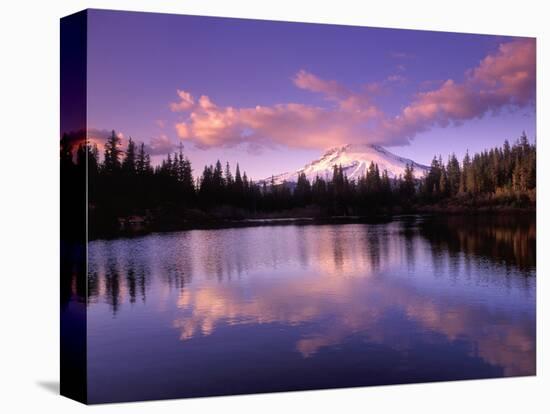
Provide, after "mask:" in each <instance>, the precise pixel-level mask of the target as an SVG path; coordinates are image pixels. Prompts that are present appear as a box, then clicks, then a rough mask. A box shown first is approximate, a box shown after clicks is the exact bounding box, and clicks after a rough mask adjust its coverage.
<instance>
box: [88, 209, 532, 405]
mask: <svg viewBox="0 0 550 414" xmlns="http://www.w3.org/2000/svg"><path fill="white" fill-rule="evenodd" d="M535 285H536V279H535V223H534V220H532V219H528V218H527V219H526V218H523V219H521V220H519V219H512V218H508V219H498V220H497V219H490V218H477V219H476V218H459V217H454V218H450V219H438V220H434V219H427V218H420V217H417V218H414V217H413V218H406V219H401V220H397V221H393V222H391V223H386V224H349V225H334V226H333V225H322V226H316V225H308V226H293V225H287V226H266V227H253V228H239V229H223V230H197V231H185V232H178V233H170V234H155V235H150V236H146V237H141V238H134V239H119V240H111V241H101V240H98V241H94V242H92V243H91V244H90V246H89V282H88V363H89V376H88V378H89V380H88V381H89V382H88V384H89V385H88V387H89V398H90V401H91V402H107V401H125V400H135V399H155V398H174V397H184V396H203V395H218V394H230V393H251V392H265V391H282V390H298V389H312V388H325V387H343V386H359V385H380V384H395V383H409V382H420V381H441V380H453V379H470V378H490V377H503V376H518V375H533V374H535V365H536V364H535V362H536V360H535V296H536V295H535Z"/></svg>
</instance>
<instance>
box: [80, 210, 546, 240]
mask: <svg viewBox="0 0 550 414" xmlns="http://www.w3.org/2000/svg"><path fill="white" fill-rule="evenodd" d="M487 214H492V215H498V216H507V215H513V216H516V215H521V216H526V215H527V216H531V215H532V216H533V217H536V208H535V207H527V208H517V207H502V206H500V207H476V208H472V207H441V206H420V207H415V208H411V209H408V210H400V211H392V212H377V213H373V214H369V215H347V216H346V215H339V216H292V215H276V216H273V215H272V216H259V217H249V218H220V217H212V216H209V217H208V219H207V220H202V221H201V220H188V219H183V220H179V222H178V223H176V224H174V225H166V224H154V223H141V224H140V225H138V226H132V225H127V227H126V228H123V229H120V228H119V229H118V230H117V231H111V232H109V231H106V232H98V233H97V234H93V233H92V234H91V236H90V237H89V239H88V242H90V241H94V240H113V239H118V238H133V237H141V236H146V235H150V234H154V233H171V232H179V231H191V230H222V229H232V228H247V227H264V226H288V225H295V226H305V225H335V224H341V225H345V224H383V223H389V222H391V221H394V220H396V219H399V218H403V217H411V216H440V217H444V216H476V215H482V216H483V215H487Z"/></svg>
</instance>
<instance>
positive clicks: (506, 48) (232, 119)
mask: <svg viewBox="0 0 550 414" xmlns="http://www.w3.org/2000/svg"><path fill="white" fill-rule="evenodd" d="M535 53H536V52H535V41H534V40H531V39H522V40H516V41H512V42H509V43H504V44H502V45H500V47H499V49H498V50H497V51H496V52H495V53H492V54H489V55H488V56H487V57H485V58H484V59H483V60H482V61H481V62H480V63H479V65H478V66H477V67H475V68H473V69H470V70H468V71H467V72H466V73H465V76H464V79H463V80H462V81H461V82H457V81H455V80H452V79H448V80H446V81H444V82H443V83H441V84H440V86H439V87H437V88H435V89H432V90H428V91H425V92H419V93H418V94H417V95H416V96H415V97H414V98H413V100H412V102H411V103H410V104H408V105H407V106H406V107H405V108H404V109H403V110H402V111H401V112H400V113H399V114H397V115H393V116H392V115H388V114H385V113H384V112H383V111H381V110H380V108H378V107H377V106H376V105H375V103H374V98H375V96H376V94H377V93H379V92H380V91H381V90H382V89H383V88H384V87H385V86H387V84H388V83H394V84H395V83H398V82H402V81H403V80H404V78H403V77H402V76H401V75H393V76H390V77H388V78H387V79H385V80H383V81H381V82H379V83H371V84H368V85H365V86H364V87H362V88H361V90H360V91H358V92H355V91H352V90H350V89H348V88H347V87H345V86H343V85H342V84H340V83H339V82H337V81H335V80H325V79H322V78H320V77H318V76H316V75H314V74H312V73H309V72H307V71H305V70H300V71H299V72H298V73H297V74H296V75H295V76H294V77H293V78H292V81H293V83H294V84H295V85H296V86H297V87H298V88H300V89H304V90H307V91H311V92H314V93H319V94H321V95H322V96H323V97H324V98H325V100H327V101H328V102H330V103H332V104H333V105H329V106H328V107H320V106H313V105H305V104H299V103H284V104H277V105H272V106H256V107H245V108H234V107H231V106H227V107H219V106H217V105H216V104H215V103H214V102H213V101H212V100H211V98H210V97H208V96H205V95H203V96H201V97H200V98H199V100H198V102H196V101H195V99H194V98H193V96H191V94H190V93H188V92H185V91H182V90H178V91H177V93H178V96H179V98H180V100H179V101H178V102H174V103H172V104H171V105H170V107H171V109H172V110H173V111H178V112H185V113H186V114H187V118H186V119H185V120H183V121H181V122H178V123H177V124H176V125H175V129H176V132H177V134H178V137H179V138H181V139H184V140H191V141H193V142H194V143H195V144H196V145H197V146H199V147H203V148H207V147H213V146H232V145H238V144H241V143H248V144H252V145H254V146H255V147H256V148H257V147H259V146H273V145H284V146H288V147H293V148H327V147H333V146H336V145H342V144H347V143H372V144H381V145H403V144H407V143H408V142H409V141H410V140H411V139H413V138H414V137H415V136H416V135H417V134H418V133H420V132H422V131H426V130H428V129H430V128H433V127H434V126H440V127H446V126H448V125H451V124H459V123H460V122H463V121H466V120H469V119H473V118H478V117H482V116H484V115H485V114H486V113H488V112H498V111H499V110H500V109H502V108H504V107H510V108H518V107H522V106H526V105H529V104H530V103H532V102H534V96H535V65H536V63H535V60H536V59H535Z"/></svg>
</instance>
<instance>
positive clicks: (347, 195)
mask: <svg viewBox="0 0 550 414" xmlns="http://www.w3.org/2000/svg"><path fill="white" fill-rule="evenodd" d="M86 161H87V173H88V203H89V210H90V211H89V213H90V215H91V217H93V218H94V220H96V222H97V224H98V225H100V224H104V225H111V226H112V225H114V221H115V220H117V218H120V217H125V216H129V215H144V214H152V215H153V216H156V217H162V216H164V217H167V218H171V219H174V218H176V217H183V216H185V215H186V214H187V215H188V214H190V212H191V211H194V212H196V213H198V212H202V213H205V214H206V213H208V214H214V215H218V216H227V217H238V216H248V215H252V214H268V213H273V212H280V211H285V210H292V209H304V208H310V209H314V210H315V211H316V213H315V214H322V215H327V216H330V215H368V214H370V213H375V212H379V211H391V210H395V209H398V210H399V209H401V210H407V209H411V208H413V207H414V206H418V205H433V204H437V205H453V204H462V205H464V204H469V205H474V206H475V205H508V206H516V207H523V206H531V205H533V204H534V202H535V189H536V148H535V145H534V144H530V143H529V141H528V139H527V136H526V135H525V133H523V134H522V135H521V137H520V138H519V139H518V140H516V142H514V143H513V144H512V145H510V143H509V142H508V141H505V142H504V145H502V146H501V147H495V148H492V149H490V150H486V151H483V152H480V153H476V154H473V155H470V154H469V153H466V155H465V157H464V158H463V160H462V162H459V161H458V159H457V157H456V156H455V155H454V154H451V155H450V156H449V157H448V160H447V162H444V161H443V159H442V157H441V156H439V157H434V158H433V161H432V163H431V166H430V169H429V172H428V173H426V174H425V175H424V176H423V177H422V178H420V179H415V175H414V166H413V165H407V166H406V169H405V172H404V174H403V176H399V177H397V178H393V177H392V178H390V177H389V175H388V172H387V171H385V170H384V171H380V170H379V167H378V165H377V164H375V163H371V164H370V166H369V168H368V170H367V172H366V174H365V175H364V176H362V177H360V178H359V179H358V180H351V179H348V177H347V176H346V174H345V170H344V168H343V167H342V166H334V169H333V171H332V174H331V177H328V178H325V177H319V176H317V177H316V178H315V179H314V180H312V181H310V180H309V179H308V178H307V177H306V175H305V174H304V173H300V174H299V176H298V180H297V182H296V183H286V182H285V183H282V184H281V183H276V182H275V180H274V178H273V177H272V178H271V180H265V181H260V182H254V181H252V180H250V179H249V177H248V176H247V174H246V172H245V171H243V172H241V169H240V166H239V164H237V165H236V168H235V169H234V170H233V169H232V168H231V166H230V165H229V163H225V165H222V163H221V162H220V161H219V160H218V161H217V162H216V163H215V164H213V165H207V166H205V167H204V169H203V170H202V173H201V174H200V175H199V176H198V177H197V178H194V174H193V167H192V164H191V162H190V161H189V159H188V158H187V157H186V156H185V154H184V152H183V148H182V147H180V149H179V151H176V152H174V153H171V154H168V155H167V156H166V157H165V158H164V159H163V160H162V162H161V163H160V164H159V165H156V166H153V165H152V163H151V156H150V154H148V153H147V150H146V147H145V145H144V144H143V143H141V144H139V145H138V144H137V143H136V142H134V141H133V140H132V139H131V138H130V139H129V141H128V145H127V147H126V149H125V150H123V149H122V145H121V140H120V138H119V137H118V136H117V134H116V133H115V131H112V133H111V135H110V137H109V138H108V140H107V142H106V143H105V145H104V148H103V157H100V150H99V148H98V147H97V145H96V144H81V145H79V146H78V147H77V149H76V153H74V151H72V150H71V145H70V141H69V138H68V136H66V135H64V136H63V138H62V140H61V168H62V175H66V174H68V175H70V173H71V169H72V171H73V172H74V171H79V170H82V169H85V168H86Z"/></svg>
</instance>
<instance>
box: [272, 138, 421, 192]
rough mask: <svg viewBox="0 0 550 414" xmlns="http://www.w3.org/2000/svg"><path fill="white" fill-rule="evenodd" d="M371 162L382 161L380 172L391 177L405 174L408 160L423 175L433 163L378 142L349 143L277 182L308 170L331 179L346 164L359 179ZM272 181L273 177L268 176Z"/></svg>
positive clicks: (348, 172)
mask: <svg viewBox="0 0 550 414" xmlns="http://www.w3.org/2000/svg"><path fill="white" fill-rule="evenodd" d="M371 162H373V163H374V164H377V165H378V168H379V169H380V172H383V171H384V170H386V171H387V172H388V176H389V177H390V178H397V177H399V176H403V175H404V174H405V167H406V166H407V164H409V165H412V166H413V167H414V175H415V177H416V178H420V177H422V176H423V175H424V173H425V172H427V171H429V167H427V166H425V165H421V164H419V163H417V162H414V161H413V160H410V159H408V158H403V157H400V156H398V155H395V154H393V153H391V152H390V151H388V150H387V149H385V148H384V147H382V146H380V145H376V144H347V145H343V146H340V147H334V148H331V149H329V150H327V151H326V152H325V153H324V154H323V155H322V156H321V157H320V158H319V159H317V160H314V161H312V162H310V163H309V164H306V165H305V166H304V167H303V168H300V169H299V170H297V171H295V172H287V173H283V174H279V175H276V176H274V177H273V178H274V180H275V184H282V183H283V182H296V181H297V180H298V175H299V174H300V173H302V172H303V173H305V175H306V177H307V178H308V180H309V181H311V182H312V181H314V180H315V177H317V176H318V177H321V178H324V179H330V178H331V177H332V173H333V169H334V166H342V169H343V170H344V173H345V174H346V176H347V177H348V178H349V179H350V180H351V179H353V180H358V179H359V178H360V177H362V176H364V175H365V173H366V172H367V170H368V168H369V166H370V164H371ZM266 181H268V182H269V181H270V179H266Z"/></svg>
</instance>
